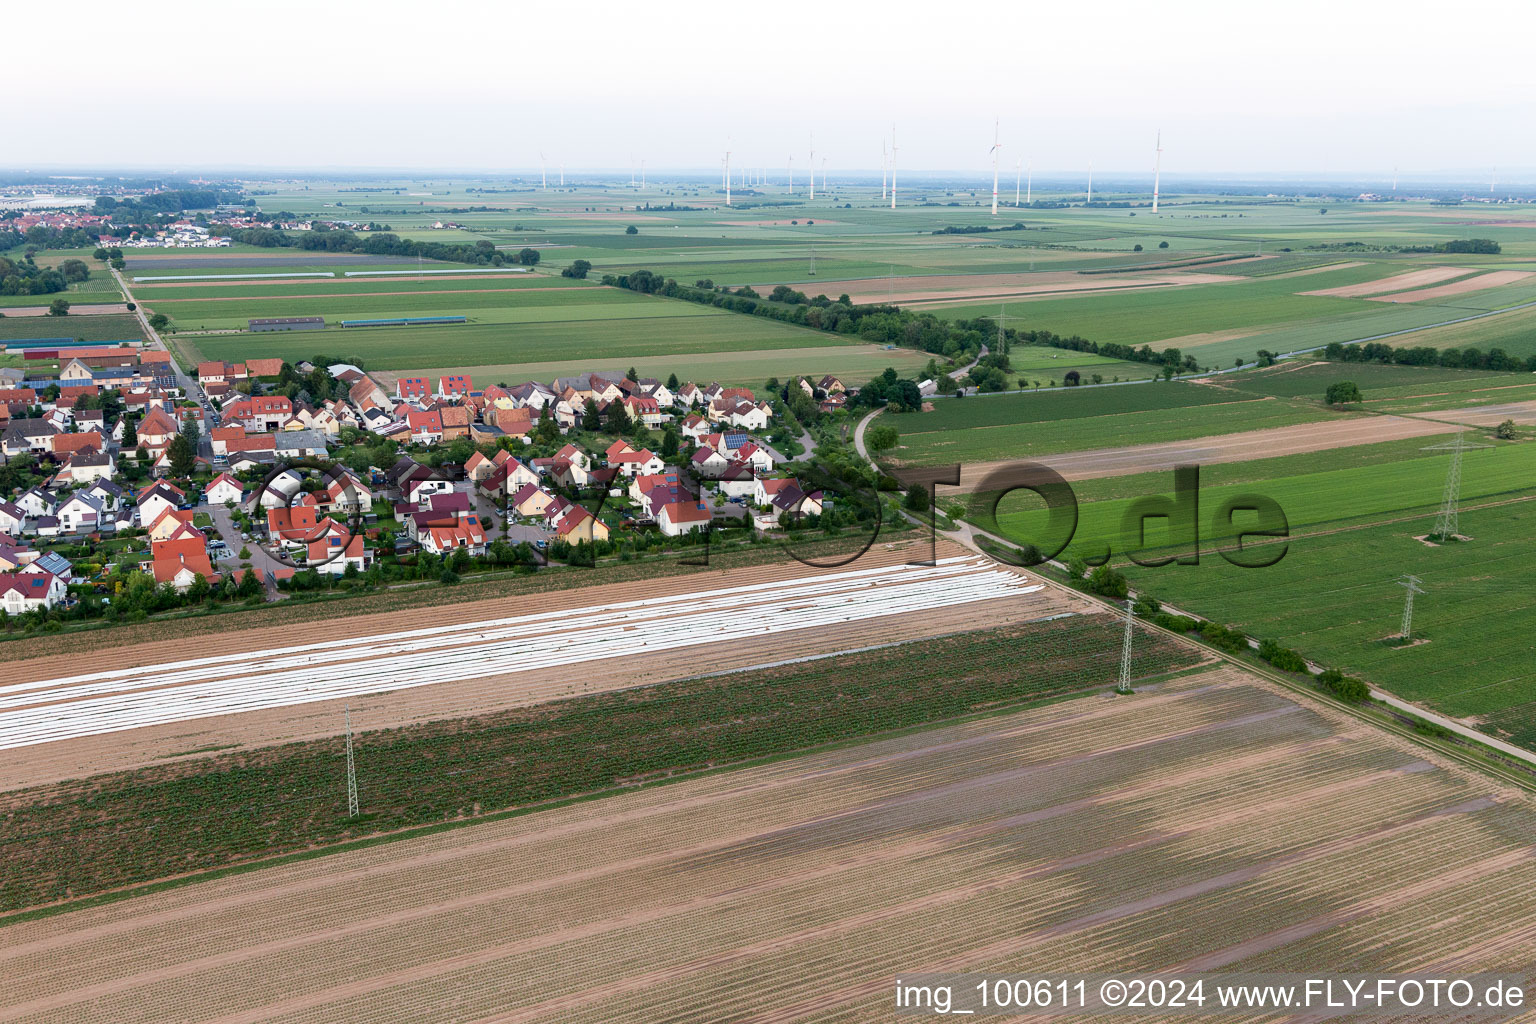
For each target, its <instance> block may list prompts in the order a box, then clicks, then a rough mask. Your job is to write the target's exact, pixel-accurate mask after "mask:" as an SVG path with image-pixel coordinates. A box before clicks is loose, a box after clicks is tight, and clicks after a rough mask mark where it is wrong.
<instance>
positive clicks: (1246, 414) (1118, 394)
mask: <svg viewBox="0 0 1536 1024" xmlns="http://www.w3.org/2000/svg"><path fill="white" fill-rule="evenodd" d="M1346 418H1348V416H1347V414H1340V413H1335V412H1332V411H1331V410H1328V409H1325V408H1321V407H1319V406H1317V405H1311V404H1307V403H1301V402H1296V401H1284V400H1276V399H1267V398H1258V397H1255V396H1248V395H1234V394H1232V393H1230V392H1223V391H1221V390H1219V389H1216V388H1210V387H1204V386H1201V385H1197V384H1186V383H1181V382H1172V383H1167V384H1133V385H1126V386H1122V387H1108V388H1085V389H1063V390H1059V391H1051V392H1042V393H1039V394H1032V393H1031V394H1019V395H998V396H995V397H993V396H984V397H979V398H970V399H959V400H954V399H950V400H946V401H943V402H938V403H935V406H934V411H933V412H931V413H922V414H919V415H908V416H903V417H899V418H894V419H892V420H891V421H890V422H892V423H893V424H894V425H895V426H896V427H897V429H898V430H899V431H900V432H901V444H900V447H898V448H897V449H895V450H894V451H893V452H892V453H891V454H892V456H893V457H895V458H897V459H899V460H900V461H902V462H905V463H910V464H914V465H937V464H947V463H951V462H966V463H973V462H993V461H998V460H1002V459H1010V458H1021V459H1022V458H1031V457H1033V456H1037V455H1050V454H1056V453H1060V452H1071V451H1085V450H1088V449H1094V448H1107V447H1110V446H1112V445H1114V446H1118V445H1134V444H1151V443H1154V442H1161V441H1177V440H1183V439H1186V438H1195V437H1205V436H1209V435H1217V434H1228V433H1234V432H1241V431H1248V430H1258V429H1262V428H1266V427H1280V426H1287V425H1290V424H1298V423H1310V422H1317V421H1324V420H1329V419H1346Z"/></svg>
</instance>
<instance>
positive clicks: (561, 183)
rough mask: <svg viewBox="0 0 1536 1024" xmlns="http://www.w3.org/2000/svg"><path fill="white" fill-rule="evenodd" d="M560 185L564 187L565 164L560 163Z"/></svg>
mask: <svg viewBox="0 0 1536 1024" xmlns="http://www.w3.org/2000/svg"><path fill="white" fill-rule="evenodd" d="M560 187H561V188H565V164H564V163H561V164H560Z"/></svg>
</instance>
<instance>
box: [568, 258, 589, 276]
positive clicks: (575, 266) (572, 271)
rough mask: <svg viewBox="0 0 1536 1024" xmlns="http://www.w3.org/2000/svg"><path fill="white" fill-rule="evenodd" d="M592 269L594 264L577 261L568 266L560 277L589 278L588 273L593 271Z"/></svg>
mask: <svg viewBox="0 0 1536 1024" xmlns="http://www.w3.org/2000/svg"><path fill="white" fill-rule="evenodd" d="M591 269H592V264H591V263H589V262H588V261H587V260H576V261H575V262H573V263H572V264H571V265H570V266H568V267H566V268H565V269H564V270H562V271H560V276H561V277H575V278H585V277H586V276H587V273H588V272H589V271H591Z"/></svg>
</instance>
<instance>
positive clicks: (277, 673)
mask: <svg viewBox="0 0 1536 1024" xmlns="http://www.w3.org/2000/svg"><path fill="white" fill-rule="evenodd" d="M882 554H883V555H885V556H886V557H884V558H877V557H874V553H873V552H872V553H871V561H875V562H876V563H877V564H876V565H875V566H874V567H868V566H865V565H864V563H863V562H862V561H860V562H858V563H855V565H854V566H852V567H850V569H845V570H841V571H828V572H822V573H811V572H809V571H807V570H806V568H805V567H804V566H799V564H798V563H794V565H795V566H796V567H797V568H798V569H799V570H800V573H799V574H798V575H797V574H794V573H790V574H789V575H788V577H787V578H786V570H785V567H782V566H772V567H764V568H763V570H761V571H755V572H752V573H750V574H746V575H743V574H740V573H734V572H733V573H729V574H722V573H709V574H703V575H702V576H691V577H685V578H682V579H679V580H674V581H670V582H671V583H672V586H671V587H670V588H668V587H663V586H660V585H658V584H644V585H641V584H618V585H609V586H603V587H597V588H586V589H582V590H576V591H567V592H561V593H559V594H555V595H550V597H552V598H554V600H551V601H549V602H548V605H547V606H546V605H545V604H544V603H543V602H540V611H539V613H536V614H535V616H534V617H532V618H530V617H529V616H527V615H521V616H518V615H514V616H513V617H512V621H510V622H507V623H506V624H504V625H497V624H496V623H498V622H500V621H501V619H502V618H503V617H504V616H505V612H506V610H507V608H506V606H507V604H508V603H514V604H520V605H523V606H524V607H526V604H527V602H525V601H521V600H518V601H514V602H476V603H474V604H472V605H465V606H460V607H454V606H449V607H446V608H438V609H432V610H431V612H432V613H433V614H425V615H414V616H413V615H410V614H409V613H396V614H391V615H385V616H366V617H359V618H356V619H345V620H333V621H332V622H330V623H326V624H316V626H315V627H313V628H311V629H310V630H307V631H298V632H296V631H293V630H253V631H250V632H249V635H242V634H233V635H232V637H231V640H232V648H233V649H232V650H231V651H230V652H229V653H226V654H220V655H216V656H213V657H212V658H211V659H210V658H204V659H195V660H194V661H193V662H185V661H182V660H180V659H176V660H172V658H174V655H172V656H170V657H168V648H172V647H174V645H168V644H150V645H141V647H140V648H129V649H127V656H126V657H121V658H119V657H114V656H112V655H111V654H103V655H100V656H98V657H96V658H94V659H92V658H85V659H75V660H74V661H73V662H72V664H71V666H70V667H71V671H70V673H69V675H68V676H64V677H53V676H51V673H53V672H55V671H57V670H58V669H59V667H60V666H59V664H58V661H57V659H39V660H37V661H34V662H25V663H22V664H23V665H25V666H26V669H27V671H28V673H29V678H28V681H20V680H18V681H17V682H15V683H11V682H9V681H8V682H7V684H6V685H5V686H4V687H0V737H8V738H7V739H4V740H3V741H4V742H6V743H8V744H13V746H11V748H10V749H4V750H0V778H3V779H4V782H3V783H0V790H7V789H18V788H24V787H26V786H31V785H38V784H46V783H51V782H58V781H62V780H65V779H69V778H79V777H81V776H84V775H90V774H96V773H99V772H104V771H112V770H118V769H123V768H131V767H136V766H143V765H151V764H163V763H165V762H166V761H167V760H170V759H174V758H178V757H180V758H187V757H205V756H209V755H210V754H212V753H216V752H222V751H226V750H230V749H233V748H253V747H259V746H267V745H271V744H274V743H284V742H292V741H298V740H308V739H318V738H322V737H330V736H334V735H335V734H336V732H337V722H338V721H339V720H340V715H341V709H342V705H343V704H350V706H351V713H352V716H353V722H354V724H356V725H357V726H358V727H360V728H365V729H380V728H394V727H398V726H403V725H410V724H415V723H420V722H425V721H439V720H442V719H445V718H457V717H464V716H468V715H474V714H481V713H485V712H489V711H496V710H504V709H507V708H512V707H520V706H525V705H529V704H535V703H541V702H544V701H550V700H559V699H563V698H568V697H573V696H580V695H584V694H591V693H597V692H603V691H607V690H613V689H621V688H626V687H633V686H641V685H648V684H652V683H656V682H663V681H666V680H669V679H677V678H683V677H686V676H692V675H697V674H699V673H700V672H716V671H722V670H728V669H742V668H749V667H753V666H758V665H768V664H774V663H777V662H781V661H784V660H789V659H795V658H802V657H814V656H817V655H822V654H827V653H832V652H836V651H846V650H854V649H858V648H861V647H872V646H878V645H881V644H888V643H892V642H898V641H901V640H909V639H915V638H921V637H929V636H938V635H942V634H945V633H953V632H959V631H964V630H971V629H978V628H985V627H988V626H996V625H1001V624H1006V623H1009V622H1020V621H1027V620H1030V619H1038V618H1043V617H1046V616H1049V615H1054V614H1060V613H1062V612H1063V611H1068V610H1071V609H1072V608H1074V607H1076V608H1082V607H1084V605H1082V604H1081V603H1080V602H1064V601H1062V600H1060V599H1059V597H1057V596H1056V595H1054V594H1053V595H1049V596H1044V595H1042V594H1040V593H1038V590H1039V587H1038V584H1034V585H1031V584H1030V582H1029V581H1027V580H1019V579H1018V578H1017V577H1016V576H1014V574H1012V573H1011V572H1010V573H1007V574H1006V576H1002V575H1000V574H999V573H998V572H996V571H995V570H993V569H991V568H990V567H989V566H988V567H981V566H977V565H974V564H973V565H969V566H959V565H954V566H950V567H949V568H942V569H936V570H918V569H904V568H902V569H897V570H896V576H895V577H892V576H891V570H892V567H893V565H895V566H899V564H900V561H904V560H905V558H909V557H915V556H913V555H911V554H910V553H906V552H903V553H902V554H901V555H900V557H899V558H893V557H891V556H892V555H893V554H894V553H892V552H884V553H882ZM881 562H884V563H885V564H884V565H881V564H878V563H881ZM978 569H980V571H981V575H980V576H978V575H977V571H978ZM850 570H852V571H854V572H858V573H860V574H861V575H859V576H856V577H853V578H850V579H847V580H846V581H843V582H833V583H828V582H825V581H827V580H834V579H835V578H836V577H839V576H846V575H847V574H848V573H849V572H850ZM909 576H910V577H911V581H910V583H906V584H903V583H901V582H900V580H901V579H903V578H905V577H909ZM796 580H798V583H796V582H794V581H796ZM988 580H991V582H987V581H988ZM1010 581H1012V582H1010ZM978 584H982V585H981V586H980V589H978ZM998 584H1002V585H1003V589H1001V590H999V589H998ZM1021 584H1022V585H1021ZM903 587H905V588H906V589H905V590H903ZM914 587H915V588H918V589H917V590H915V591H914V590H913V589H912V588H914ZM719 588H724V589H726V590H727V591H735V592H734V593H732V592H727V593H724V594H721V595H720V596H718V597H715V598H705V597H703V596H700V595H703V594H704V593H705V592H707V591H710V590H714V589H719ZM741 588H771V589H772V590H773V591H779V590H781V589H782V590H784V591H785V592H786V593H793V594H794V595H795V596H784V597H772V598H770V597H769V596H768V595H767V594H765V593H764V592H763V591H762V590H761V589H758V590H757V591H756V592H754V591H753V590H752V589H745V590H743V589H741ZM796 588H798V589H796ZM668 590H670V593H666V591H668ZM904 593H905V594H906V596H902V595H903V594H904ZM871 600H873V601H874V602H875V603H874V604H871V603H870V602H871ZM637 602H648V603H649V606H648V607H646V606H639V605H637V606H635V607H631V608H629V609H627V610H625V609H623V608H622V607H620V609H619V610H616V611H613V612H596V611H595V610H594V609H597V608H614V607H615V606H624V605H627V604H628V605H636V603H637ZM488 606H493V607H488ZM749 607H750V608H751V609H752V612H751V614H753V616H754V628H753V629H752V630H751V631H750V632H747V633H742V632H740V631H739V630H736V629H735V628H734V627H733V626H732V625H731V619H732V617H733V616H735V615H737V614H742V613H745V610H746V609H747V608H749ZM775 608H777V609H778V610H777V611H775V610H774V609H775ZM583 609H584V610H585V611H583ZM497 612H499V613H500V615H497ZM829 614H830V616H831V619H832V621H829V620H828V616H829ZM818 616H819V618H818ZM402 620H407V621H402ZM407 623H408V624H409V628H406V627H407ZM332 625H334V626H335V627H337V628H335V629H331V628H328V627H330V626H332ZM274 634H276V635H274ZM338 634H340V635H338ZM255 645H264V646H255ZM277 646H280V647H281V648H287V649H290V650H292V653H291V654H288V655H279V654H277V653H275V652H274V651H273V650H272V649H271V648H273V647H277ZM541 652H542V653H541ZM181 653H184V652H183V651H181V650H179V649H178V650H176V654H181ZM578 660H579V662H580V665H581V671H580V672H579V673H578V672H572V671H570V669H569V668H562V667H560V666H568V665H573V664H575V663H576V662H577V661H578ZM199 662H209V663H208V664H199ZM514 666H515V667H514ZM220 710H224V711H226V713H223V714H220V713H219V711H220ZM134 723H140V724H138V725H137V726H135V725H134ZM123 729H126V731H118V730H123ZM107 730H112V735H110V736H100V735H94V733H97V732H100V731H107ZM48 737H56V738H54V739H51V740H49V739H48Z"/></svg>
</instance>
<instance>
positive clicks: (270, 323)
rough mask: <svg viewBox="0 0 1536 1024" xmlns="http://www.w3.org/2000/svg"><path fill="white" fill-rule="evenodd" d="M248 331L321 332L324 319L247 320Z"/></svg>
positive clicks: (296, 317) (317, 317) (312, 317)
mask: <svg viewBox="0 0 1536 1024" xmlns="http://www.w3.org/2000/svg"><path fill="white" fill-rule="evenodd" d="M246 323H248V324H249V325H250V329H251V330H252V331H253V332H255V333H258V334H259V333H262V332H264V331H323V330H325V317H323V316H278V317H268V318H265V319H261V320H247V321H246Z"/></svg>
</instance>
